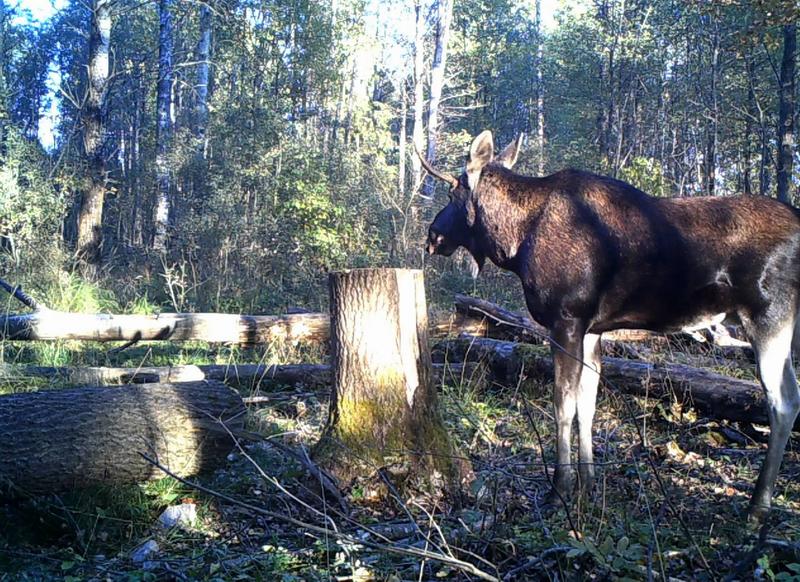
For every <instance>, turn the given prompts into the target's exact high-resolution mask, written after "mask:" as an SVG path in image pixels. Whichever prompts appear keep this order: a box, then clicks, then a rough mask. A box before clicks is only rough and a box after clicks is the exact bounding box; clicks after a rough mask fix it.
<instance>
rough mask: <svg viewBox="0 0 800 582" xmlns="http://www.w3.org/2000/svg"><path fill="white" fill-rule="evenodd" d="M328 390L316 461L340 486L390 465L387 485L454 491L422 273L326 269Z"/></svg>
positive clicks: (454, 466)
mask: <svg viewBox="0 0 800 582" xmlns="http://www.w3.org/2000/svg"><path fill="white" fill-rule="evenodd" d="M329 291H330V309H331V355H332V366H333V367H332V375H333V394H332V395H331V404H330V414H329V418H328V424H327V426H326V429H325V432H324V433H323V438H322V439H321V440H320V442H319V444H318V445H317V447H316V449H315V456H316V458H317V460H318V461H319V462H320V463H321V464H322V465H323V466H325V467H326V468H327V469H328V470H329V471H330V472H331V473H332V474H333V475H334V476H335V477H337V479H339V481H340V485H342V486H344V487H347V486H349V485H350V484H352V483H353V481H354V480H355V479H356V478H359V477H368V476H370V475H374V474H375V472H376V470H377V469H378V468H384V467H390V468H391V471H390V472H391V474H392V475H393V476H395V477H396V478H397V483H395V484H396V485H398V486H400V487H404V486H406V485H412V483H413V484H414V486H419V485H423V486H428V487H427V488H428V489H429V490H430V488H431V487H432V488H433V489H439V490H441V489H442V488H444V489H445V490H448V491H450V492H452V493H455V490H456V488H457V484H458V483H459V478H460V475H461V474H462V472H464V471H466V470H467V468H466V467H461V466H458V463H456V462H454V461H453V459H454V455H453V449H452V443H451V441H450V438H449V435H448V433H447V431H446V429H445V428H444V425H443V423H442V420H441V417H440V415H439V413H438V410H437V397H436V391H435V389H434V386H433V385H432V382H431V377H432V374H431V367H432V364H431V355H430V348H429V346H428V315H427V308H426V305H425V287H424V281H423V276H422V271H419V270H408V269H356V270H350V271H342V272H337V273H331V274H330V278H329Z"/></svg>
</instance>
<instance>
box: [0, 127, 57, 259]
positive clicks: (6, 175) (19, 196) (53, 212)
mask: <svg viewBox="0 0 800 582" xmlns="http://www.w3.org/2000/svg"><path fill="white" fill-rule="evenodd" d="M0 152H2V150H0ZM48 165H49V161H48V160H47V158H46V157H45V155H44V154H43V152H42V150H41V148H40V147H38V144H36V143H34V142H31V141H28V140H26V139H24V138H22V137H21V136H20V135H19V133H18V132H17V131H14V130H12V131H10V132H9V134H8V135H7V136H6V142H5V152H4V153H0V236H3V237H6V240H7V241H8V244H7V245H6V247H5V249H4V250H6V252H7V253H11V254H12V255H13V257H12V258H13V259H15V260H17V261H18V260H20V255H27V254H28V253H31V252H33V251H34V250H35V247H37V246H39V245H50V244H53V241H54V240H57V238H58V234H59V231H60V228H61V221H62V220H63V217H64V214H65V210H66V204H65V200H64V197H63V195H62V194H59V193H58V192H57V190H56V189H55V187H54V186H55V185H54V183H53V181H52V180H51V179H50V178H49V177H48V175H47V168H48Z"/></svg>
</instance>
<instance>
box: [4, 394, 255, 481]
mask: <svg viewBox="0 0 800 582" xmlns="http://www.w3.org/2000/svg"><path fill="white" fill-rule="evenodd" d="M243 412H244V404H243V403H242V399H241V397H240V396H239V395H238V394H237V393H236V391H235V390H232V389H231V388H229V387H228V386H225V385H224V384H222V383H221V382H207V381H201V382H186V383H179V384H140V385H135V386H117V387H106V388H98V387H90V388H85V387H84V388H73V389H65V390H46V391H42V392H25V393H18V394H11V395H8V396H2V397H0V491H2V493H4V494H9V493H10V494H12V495H13V494H14V493H15V492H26V493H34V494H36V493H54V492H58V491H65V490H69V489H74V488H83V487H88V486H94V485H119V484H125V483H139V482H143V481H146V480H148V479H152V478H158V477H163V473H162V472H161V471H160V470H158V469H156V468H154V467H153V466H152V465H151V464H150V463H148V462H147V461H146V460H145V459H143V458H142V456H141V453H144V454H146V455H148V456H149V457H151V458H155V459H158V460H159V462H161V464H163V465H166V466H167V467H169V468H170V469H171V470H172V471H174V472H175V473H177V474H178V475H180V476H182V477H186V476H190V475H195V474H197V473H201V472H204V471H207V470H212V469H214V468H217V467H219V466H220V465H222V464H223V463H224V462H225V459H226V456H227V455H228V453H229V452H230V451H231V449H232V448H233V445H234V443H233V440H232V439H231V438H230V435H229V434H228V433H227V432H226V430H225V429H224V427H223V426H222V425H221V424H220V422H224V423H225V426H227V428H228V429H230V430H231V431H233V432H234V433H235V432H237V431H241V430H242V429H243V427H244V414H243Z"/></svg>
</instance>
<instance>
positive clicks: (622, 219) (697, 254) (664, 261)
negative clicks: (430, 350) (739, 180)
mask: <svg viewBox="0 0 800 582" xmlns="http://www.w3.org/2000/svg"><path fill="white" fill-rule="evenodd" d="M520 143H521V140H520V139H518V140H516V141H515V142H513V143H511V144H509V145H508V146H507V147H506V148H505V149H504V150H503V151H502V152H501V153H500V154H499V155H498V156H497V157H495V156H494V143H493V139H492V134H491V133H490V132H488V131H484V132H483V133H481V134H480V135H479V136H478V137H477V138H475V140H474V141H473V142H472V145H471V147H470V156H469V160H468V162H467V164H466V166H465V168H464V171H463V173H462V174H461V175H460V176H459V177H458V178H456V177H454V176H451V175H449V174H446V173H444V172H440V171H438V170H436V169H434V168H433V167H432V166H431V165H430V164H428V163H427V162H426V161H425V160H424V159H423V165H424V166H425V169H426V170H427V171H428V172H429V173H430V174H432V175H433V176H435V177H436V178H439V179H441V180H444V181H446V182H447V183H448V184H449V185H450V193H449V196H450V202H449V204H448V205H447V206H446V207H445V208H444V209H442V210H441V211H440V212H439V214H438V215H437V216H436V218H435V219H434V221H433V223H432V224H431V226H430V228H429V232H428V241H427V249H428V252H429V253H431V254H434V253H435V254H440V255H445V256H449V255H451V254H452V253H453V252H454V251H455V250H456V249H457V248H458V247H464V248H466V249H467V251H469V253H470V254H471V255H472V257H473V258H474V259H475V261H476V263H477V265H478V268H479V269H480V268H481V267H482V266H483V264H484V263H485V261H486V259H487V258H488V259H489V260H490V261H492V262H493V263H495V264H496V265H498V266H499V267H501V268H503V269H507V270H509V271H512V272H514V273H516V274H517V275H518V276H519V278H520V280H521V282H522V287H523V290H524V293H525V301H526V304H527V306H528V309H529V310H530V312H531V315H532V316H533V318H534V319H535V320H536V321H538V322H539V323H541V324H543V325H545V326H546V327H547V328H548V329H549V330H550V334H551V339H552V346H553V358H554V361H555V371H556V373H555V378H556V381H555V391H554V404H555V413H556V425H557V426H556V428H557V441H556V454H557V464H556V471H555V479H554V487H555V489H556V490H557V491H553V492H551V500H552V499H553V497H552V496H553V495H555V494H558V495H561V496H568V495H569V494H570V493H571V492H572V488H573V485H574V483H575V476H574V468H573V467H574V465H573V463H572V460H571V450H570V449H571V436H572V434H571V431H572V425H573V421H574V419H575V418H576V417H577V421H578V464H577V465H578V484H579V485H580V487H581V488H582V489H585V490H587V489H589V488H590V487H591V486H592V483H593V480H594V464H593V458H592V420H593V417H594V411H595V400H596V395H597V385H598V380H599V375H598V374H599V372H600V335H601V334H602V333H603V332H605V331H609V330H613V329H620V328H641V329H650V330H654V331H661V332H670V331H678V330H687V329H693V328H694V329H696V328H700V327H705V326H707V325H709V324H711V323H718V322H721V321H722V320H723V319H725V318H728V319H732V320H735V321H738V322H740V323H741V325H742V326H743V328H744V330H745V332H746V333H747V335H748V337H749V339H750V341H751V342H752V345H753V348H754V351H755V353H756V357H757V363H758V371H759V378H760V380H761V384H762V386H763V388H764V391H765V394H766V401H767V406H768V413H769V419H770V427H771V431H770V437H769V447H768V450H767V455H766V459H765V461H764V463H763V466H762V468H761V472H760V474H759V477H758V481H757V483H756V487H755V491H754V493H753V496H752V499H751V505H750V514H751V516H753V517H755V518H761V517H763V516H764V515H765V513H766V512H767V511H768V509H769V505H770V502H771V499H772V492H773V487H774V485H775V480H776V478H777V475H778V470H779V468H780V464H781V460H782V457H783V453H784V450H785V448H786V443H787V441H788V438H789V434H790V431H791V429H792V425H793V424H794V421H795V419H796V417H797V415H798V411H800V392H799V391H798V385H797V380H796V378H795V374H794V369H793V366H792V359H791V353H792V350H793V349H798V348H800V333H799V332H798V326H797V324H798V308H800V304H799V303H798V300H799V299H800V297H799V295H800V215H798V212H797V211H795V210H794V209H793V208H791V207H790V206H788V205H785V204H783V203H780V202H777V201H775V200H773V199H770V198H766V197H761V196H737V197H713V198H710V197H709V198H705V197H696V198H671V199H667V198H654V197H651V196H648V195H647V194H645V193H644V192H641V191H640V190H637V189H636V188H634V187H633V186H631V185H629V184H626V183H624V182H621V181H619V180H615V179H612V178H607V177H603V176H598V175H594V174H590V173H586V172H580V171H576V170H564V171H561V172H558V173H556V174H553V175H551V176H546V177H541V178H533V177H527V176H522V175H519V174H516V173H514V172H513V171H511V168H512V167H513V165H514V163H515V162H516V159H517V155H518V153H519V148H520Z"/></svg>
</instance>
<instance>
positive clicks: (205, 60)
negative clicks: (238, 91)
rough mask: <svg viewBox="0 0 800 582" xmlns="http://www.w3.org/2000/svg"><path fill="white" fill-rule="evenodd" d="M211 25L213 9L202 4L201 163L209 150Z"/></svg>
mask: <svg viewBox="0 0 800 582" xmlns="http://www.w3.org/2000/svg"><path fill="white" fill-rule="evenodd" d="M211 25H212V20H211V8H210V7H209V6H208V4H202V5H201V6H200V40H199V42H198V43H197V105H196V108H195V111H196V115H197V119H196V135H197V141H198V152H197V155H198V159H199V160H200V161H204V160H205V159H206V156H207V148H208V142H207V137H206V129H207V126H208V80H209V70H210V64H211V63H210V59H211V32H212V29H211Z"/></svg>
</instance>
